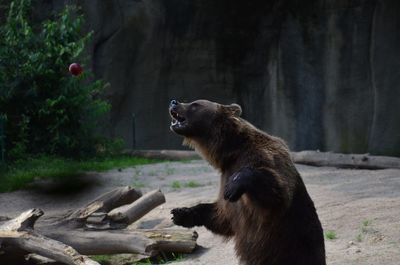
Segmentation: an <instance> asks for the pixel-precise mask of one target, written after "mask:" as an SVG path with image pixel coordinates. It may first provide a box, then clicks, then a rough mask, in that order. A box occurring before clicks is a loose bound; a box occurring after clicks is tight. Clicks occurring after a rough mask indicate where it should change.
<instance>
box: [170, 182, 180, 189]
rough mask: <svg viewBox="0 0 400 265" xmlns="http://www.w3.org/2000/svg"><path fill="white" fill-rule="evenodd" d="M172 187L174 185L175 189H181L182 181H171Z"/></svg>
mask: <svg viewBox="0 0 400 265" xmlns="http://www.w3.org/2000/svg"><path fill="white" fill-rule="evenodd" d="M171 187H172V188H173V189H180V188H182V185H181V183H180V182H179V181H177V180H175V181H173V182H172V183H171Z"/></svg>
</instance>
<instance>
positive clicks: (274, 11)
mask: <svg viewBox="0 0 400 265" xmlns="http://www.w3.org/2000/svg"><path fill="white" fill-rule="evenodd" d="M40 2H41V3H40V5H42V6H46V8H50V9H57V8H59V7H60V5H61V4H60V2H61V1H59V0H53V1H40ZM65 2H71V1H65ZM72 2H73V1H72ZM78 2H79V3H80V4H81V5H82V8H83V11H84V13H85V14H86V16H87V28H88V29H90V30H94V33H95V34H94V42H93V44H92V46H91V47H90V49H89V53H90V54H91V56H92V57H91V58H92V68H93V70H94V72H95V74H96V76H97V77H100V78H104V79H105V80H107V81H108V82H110V85H111V86H110V89H109V90H108V91H107V97H108V98H109V99H110V101H111V103H112V112H111V115H110V117H109V121H110V122H109V124H110V125H109V126H108V129H107V130H106V132H105V133H106V134H107V135H109V136H119V137H123V138H124V139H125V140H126V142H127V145H128V146H130V145H131V141H132V122H131V114H132V113H135V115H136V128H137V131H136V142H137V148H141V149H142V148H147V149H152V148H179V147H180V139H179V138H178V137H176V136H175V135H173V134H172V133H170V132H169V128H168V127H169V117H168V113H167V106H168V102H169V100H170V99H171V98H176V99H178V100H181V101H191V100H194V99H198V98H206V99H210V100H215V101H219V102H222V103H231V102H237V103H239V104H241V105H242V107H243V109H244V117H245V118H246V119H248V120H249V121H251V122H253V123H254V124H255V125H257V126H258V127H260V128H261V129H263V130H266V131H267V132H269V133H271V134H275V135H278V136H281V137H282V138H284V139H285V140H286V141H287V142H288V144H289V145H290V147H291V148H292V149H294V150H303V149H320V150H328V151H338V152H355V153H364V152H370V153H372V154H386V155H400V85H399V84H400V1H397V0H340V1H338V0H316V1H300V0H287V1H285V0H269V1H265V0H253V1H243V0H242V1H237V0H84V1H78ZM46 8H45V7H42V10H46ZM38 10H40V8H39V9H38Z"/></svg>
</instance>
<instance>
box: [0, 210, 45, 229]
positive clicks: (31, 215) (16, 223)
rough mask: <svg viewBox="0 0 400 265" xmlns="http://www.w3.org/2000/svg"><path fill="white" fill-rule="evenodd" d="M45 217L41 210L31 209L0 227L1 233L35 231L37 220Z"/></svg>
mask: <svg viewBox="0 0 400 265" xmlns="http://www.w3.org/2000/svg"><path fill="white" fill-rule="evenodd" d="M42 215H43V211H42V210H40V209H31V210H28V211H25V212H23V213H21V214H20V215H19V216H17V217H16V218H14V219H11V220H9V221H7V222H5V223H3V224H2V225H0V231H3V232H6V231H23V230H26V229H33V226H34V224H35V222H36V220H37V219H38V218H39V217H40V216H42Z"/></svg>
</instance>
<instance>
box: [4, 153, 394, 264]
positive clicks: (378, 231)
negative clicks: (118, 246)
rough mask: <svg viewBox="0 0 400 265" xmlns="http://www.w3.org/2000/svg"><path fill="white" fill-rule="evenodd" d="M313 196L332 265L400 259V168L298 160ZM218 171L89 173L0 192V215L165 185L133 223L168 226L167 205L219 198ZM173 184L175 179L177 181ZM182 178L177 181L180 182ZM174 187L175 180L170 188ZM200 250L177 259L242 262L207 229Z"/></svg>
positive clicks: (173, 165)
mask: <svg viewBox="0 0 400 265" xmlns="http://www.w3.org/2000/svg"><path fill="white" fill-rule="evenodd" d="M297 168H298V170H299V171H300V173H301V175H302V177H303V179H304V181H305V183H306V186H307V188H308V191H309V193H310V194H311V197H312V198H313V200H314V202H315V205H316V207H317V211H318V214H319V217H320V219H321V222H322V225H323V227H324V230H325V231H331V232H330V234H331V235H332V236H333V237H336V239H326V253H327V263H328V264H329V265H352V264H360V265H361V264H362V265H376V264H379V265H397V264H400V170H394V169H386V170H350V169H336V168H330V167H310V166H303V165H297ZM218 181H219V180H218V175H217V172H215V171H214V170H213V169H212V168H211V167H209V166H208V165H207V164H206V163H205V162H203V161H198V160H194V161H190V162H168V163H160V164H154V165H146V166H138V167H136V168H130V169H124V170H122V171H118V170H112V171H109V172H106V173H101V174H98V173H90V174H87V175H86V176H84V177H83V179H82V181H81V182H76V183H77V185H76V188H72V190H73V192H67V193H61V194H60V192H59V191H57V189H56V190H55V191H54V189H55V187H54V186H51V185H47V184H46V183H44V185H42V186H44V187H45V188H41V189H37V190H34V191H17V192H12V193H2V194H0V216H4V215H7V216H15V215H17V214H18V213H20V212H21V211H23V210H26V209H29V208H33V207H36V208H37V207H39V208H41V209H43V210H44V211H45V213H47V214H52V213H56V212H58V211H65V210H67V209H74V208H77V207H79V206H82V205H83V204H85V203H86V202H88V201H89V200H92V199H94V198H95V197H96V196H97V195H99V194H101V193H103V192H106V191H108V190H111V189H113V188H115V187H118V186H125V185H132V186H136V187H139V188H140V189H141V190H142V191H143V192H146V191H149V190H152V189H154V188H157V187H159V188H161V190H162V191H163V192H164V193H165V195H166V199H167V202H166V203H165V204H164V205H162V206H160V207H158V208H157V209H155V210H153V211H152V212H151V213H149V214H148V215H147V216H146V217H145V218H143V219H142V220H141V221H140V222H139V223H138V224H134V226H136V227H144V228H146V227H148V226H149V225H150V224H159V223H162V225H166V226H168V225H171V223H170V221H169V218H170V214H169V212H170V210H171V209H172V208H175V207H181V206H192V205H195V204H197V203H199V202H211V201H213V200H214V199H215V198H216V194H217V190H218ZM174 183H175V184H174ZM178 183H179V185H180V186H181V187H180V188H179V187H177V186H178ZM173 186H175V187H173ZM195 230H196V231H197V232H198V233H199V239H198V244H199V245H200V246H201V248H199V249H198V250H196V252H195V253H193V254H191V255H187V256H185V258H184V259H183V260H182V261H179V262H174V263H172V264H179V265H189V264H193V265H194V264H195V265H200V264H204V265H205V264H207V265H210V264H216V265H218V264H224V265H237V264H238V263H237V261H236V258H235V254H234V251H233V244H232V242H223V241H222V240H221V238H219V237H218V236H214V235H212V234H211V233H210V232H208V231H206V230H205V229H204V228H196V229H195Z"/></svg>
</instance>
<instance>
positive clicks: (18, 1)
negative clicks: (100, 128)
mask: <svg viewBox="0 0 400 265" xmlns="http://www.w3.org/2000/svg"><path fill="white" fill-rule="evenodd" d="M30 13H31V1H30V0H15V1H12V2H11V4H10V7H9V10H8V16H7V19H6V22H5V23H4V25H2V26H1V27H0V36H2V37H1V38H0V115H4V116H5V117H6V148H7V150H8V158H9V159H13V160H15V159H20V158H22V157H24V156H26V155H27V154H29V155H35V154H44V153H45V154H52V155H53V154H54V155H62V156H69V157H80V156H84V155H90V154H94V152H95V151H96V146H98V144H99V139H100V138H98V137H97V136H96V134H95V128H96V126H97V125H98V121H99V119H100V118H101V117H102V116H103V115H104V114H105V113H106V112H107V111H108V110H109V104H108V103H106V102H105V101H104V100H102V99H101V98H100V94H101V93H102V91H103V88H104V83H103V82H102V81H99V80H97V81H92V80H93V77H92V75H91V73H90V71H87V70H86V71H85V72H84V73H83V74H81V75H79V76H72V75H70V74H69V73H68V66H69V64H70V63H72V62H76V61H78V62H83V65H84V64H85V62H87V60H86V59H85V58H84V57H83V55H82V54H83V52H84V49H85V45H86V44H87V42H88V41H89V39H90V37H91V34H90V33H89V34H83V33H82V30H81V28H82V25H83V16H82V15H80V14H79V10H78V9H77V8H76V7H74V6H67V7H66V8H65V9H64V10H63V11H62V12H61V13H59V14H56V15H54V16H53V17H52V18H51V19H49V20H46V21H43V22H41V23H40V24H39V25H37V24H38V23H36V24H35V25H33V23H32V22H31V20H30V18H29V16H30Z"/></svg>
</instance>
